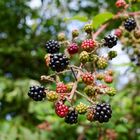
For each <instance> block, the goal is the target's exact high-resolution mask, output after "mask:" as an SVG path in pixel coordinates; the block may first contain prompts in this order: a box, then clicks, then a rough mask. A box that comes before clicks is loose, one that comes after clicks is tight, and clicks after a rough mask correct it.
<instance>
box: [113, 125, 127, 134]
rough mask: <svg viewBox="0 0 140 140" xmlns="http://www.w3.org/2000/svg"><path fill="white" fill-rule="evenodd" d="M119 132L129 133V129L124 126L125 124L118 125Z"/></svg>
mask: <svg viewBox="0 0 140 140" xmlns="http://www.w3.org/2000/svg"><path fill="white" fill-rule="evenodd" d="M115 129H116V131H117V132H119V133H127V132H128V129H127V128H126V127H125V126H124V125H121V124H119V125H117V127H116V128H115Z"/></svg>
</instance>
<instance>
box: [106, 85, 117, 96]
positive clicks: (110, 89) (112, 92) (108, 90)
mask: <svg viewBox="0 0 140 140" xmlns="http://www.w3.org/2000/svg"><path fill="white" fill-rule="evenodd" d="M105 92H106V94H108V95H109V96H114V95H115V94H116V89H115V88H113V87H108V88H106V90H105Z"/></svg>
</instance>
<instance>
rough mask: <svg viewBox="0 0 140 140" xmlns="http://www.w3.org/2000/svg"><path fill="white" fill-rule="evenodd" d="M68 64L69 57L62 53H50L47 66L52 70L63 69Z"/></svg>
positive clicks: (58, 70)
mask: <svg viewBox="0 0 140 140" xmlns="http://www.w3.org/2000/svg"><path fill="white" fill-rule="evenodd" d="M68 64H69V59H68V58H67V57H66V56H65V55H63V54H62V53H57V54H51V55H50V64H49V66H50V67H51V69H52V70H53V71H57V72H60V71H63V70H64V69H66V68H67V65H68Z"/></svg>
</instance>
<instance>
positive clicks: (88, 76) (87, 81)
mask: <svg viewBox="0 0 140 140" xmlns="http://www.w3.org/2000/svg"><path fill="white" fill-rule="evenodd" d="M82 81H83V82H84V83H85V84H87V85H90V84H93V81H94V77H93V75H92V74H91V73H88V72H87V73H84V74H83V75H82Z"/></svg>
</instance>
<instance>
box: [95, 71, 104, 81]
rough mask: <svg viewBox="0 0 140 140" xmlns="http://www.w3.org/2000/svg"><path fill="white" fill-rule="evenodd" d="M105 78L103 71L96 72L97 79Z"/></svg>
mask: <svg viewBox="0 0 140 140" xmlns="http://www.w3.org/2000/svg"><path fill="white" fill-rule="evenodd" d="M103 78H104V74H103V73H98V74H96V79H97V80H102V79H103Z"/></svg>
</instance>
